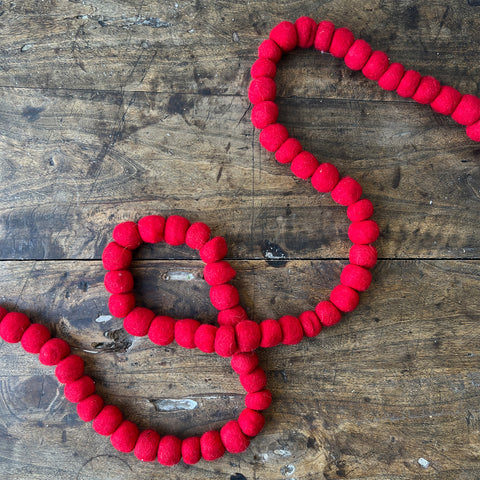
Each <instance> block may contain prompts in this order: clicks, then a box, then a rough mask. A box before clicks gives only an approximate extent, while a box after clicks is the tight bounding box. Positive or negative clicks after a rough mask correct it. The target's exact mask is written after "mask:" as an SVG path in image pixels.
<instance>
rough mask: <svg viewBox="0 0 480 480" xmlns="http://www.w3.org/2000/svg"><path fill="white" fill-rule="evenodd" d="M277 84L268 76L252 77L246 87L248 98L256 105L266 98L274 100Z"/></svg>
mask: <svg viewBox="0 0 480 480" xmlns="http://www.w3.org/2000/svg"><path fill="white" fill-rule="evenodd" d="M276 95H277V85H276V83H275V81H274V80H272V79H271V78H270V77H258V78H254V79H253V80H252V81H251V82H250V85H249V87H248V99H249V100H250V102H251V103H253V104H254V105H256V104H257V103H260V102H265V101H267V100H275V97H276Z"/></svg>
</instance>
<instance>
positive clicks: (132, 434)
mask: <svg viewBox="0 0 480 480" xmlns="http://www.w3.org/2000/svg"><path fill="white" fill-rule="evenodd" d="M138 436H139V431H138V427H137V426H136V425H135V424H134V423H133V422H130V421H129V420H124V421H123V422H122V423H121V424H120V426H119V427H118V428H117V429H116V430H115V432H113V434H112V436H111V437H110V442H111V444H112V446H113V448H115V449H116V450H118V451H119V452H123V453H130V452H131V451H132V450H133V449H134V448H135V444H136V443H137V439H138Z"/></svg>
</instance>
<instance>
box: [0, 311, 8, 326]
mask: <svg viewBox="0 0 480 480" xmlns="http://www.w3.org/2000/svg"><path fill="white" fill-rule="evenodd" d="M7 313H8V311H7V309H6V308H3V307H0V322H1V321H2V319H3V317H4V316H5V315H6V314H7Z"/></svg>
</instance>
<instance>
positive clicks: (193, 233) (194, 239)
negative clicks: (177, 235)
mask: <svg viewBox="0 0 480 480" xmlns="http://www.w3.org/2000/svg"><path fill="white" fill-rule="evenodd" d="M210 233H211V232H210V227H209V226H208V225H205V224H204V223H202V222H195V223H192V225H190V227H189V229H188V230H187V234H186V235H185V243H186V244H187V245H188V246H189V247H190V248H193V249H195V250H200V248H202V247H203V246H204V245H205V244H206V243H207V242H208V240H209V238H210Z"/></svg>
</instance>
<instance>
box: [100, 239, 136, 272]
mask: <svg viewBox="0 0 480 480" xmlns="http://www.w3.org/2000/svg"><path fill="white" fill-rule="evenodd" d="M102 262H103V267H104V268H105V270H124V269H126V268H128V267H129V266H130V264H131V263H132V251H131V250H129V249H128V248H125V247H122V246H121V245H119V244H118V243H116V242H110V243H109V244H108V245H107V246H106V247H105V250H104V251H103V254H102Z"/></svg>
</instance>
